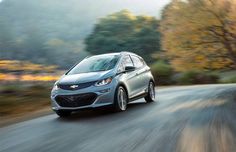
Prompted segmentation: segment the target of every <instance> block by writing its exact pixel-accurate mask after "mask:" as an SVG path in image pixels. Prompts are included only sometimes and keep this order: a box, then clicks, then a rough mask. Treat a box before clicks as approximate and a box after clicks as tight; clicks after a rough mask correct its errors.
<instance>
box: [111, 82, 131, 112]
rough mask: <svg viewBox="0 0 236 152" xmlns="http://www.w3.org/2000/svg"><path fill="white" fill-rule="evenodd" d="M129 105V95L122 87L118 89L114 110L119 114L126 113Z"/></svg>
mask: <svg viewBox="0 0 236 152" xmlns="http://www.w3.org/2000/svg"><path fill="white" fill-rule="evenodd" d="M127 104H128V95H127V93H126V91H125V89H124V88H123V87H122V86H119V87H118V88H117V89H116V93H115V98H114V110H115V111H117V112H120V111H125V110H126V108H127Z"/></svg>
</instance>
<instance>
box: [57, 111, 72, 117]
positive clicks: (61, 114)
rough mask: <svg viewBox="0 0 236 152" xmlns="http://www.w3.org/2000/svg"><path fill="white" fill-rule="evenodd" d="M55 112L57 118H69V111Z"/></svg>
mask: <svg viewBox="0 0 236 152" xmlns="http://www.w3.org/2000/svg"><path fill="white" fill-rule="evenodd" d="M55 112H56V114H57V115H58V116H59V117H69V116H70V115H71V111H62V110H58V111H55Z"/></svg>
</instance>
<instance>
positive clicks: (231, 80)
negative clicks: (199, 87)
mask: <svg viewBox="0 0 236 152" xmlns="http://www.w3.org/2000/svg"><path fill="white" fill-rule="evenodd" d="M220 83H236V76H235V75H231V76H227V77H224V78H222V79H220Z"/></svg>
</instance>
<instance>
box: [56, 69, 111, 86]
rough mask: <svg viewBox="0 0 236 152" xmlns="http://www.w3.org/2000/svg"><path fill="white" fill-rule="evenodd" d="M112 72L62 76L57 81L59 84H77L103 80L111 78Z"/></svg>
mask: <svg viewBox="0 0 236 152" xmlns="http://www.w3.org/2000/svg"><path fill="white" fill-rule="evenodd" d="M112 74H113V72H112V71H111V70H110V71H100V72H89V73H80V74H73V75H63V76H62V77H61V78H60V80H59V81H58V83H59V84H78V83H84V82H92V81H98V80H101V79H103V78H106V77H109V76H112Z"/></svg>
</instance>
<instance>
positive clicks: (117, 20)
mask: <svg viewBox="0 0 236 152" xmlns="http://www.w3.org/2000/svg"><path fill="white" fill-rule="evenodd" d="M164 1H165V4H167V3H168V2H169V4H168V5H165V4H164ZM135 2H137V4H136V3H135ZM135 2H133V1H130V0H123V1H107V0H100V1H94V0H86V1H83V0H68V1H64V0H41V1H32V0H21V1H19V0H3V1H2V2H0V62H1V61H2V62H5V61H12V62H17V63H18V62H19V63H24V67H26V65H27V64H28V67H29V66H32V67H34V68H32V69H34V70H35V72H33V71H32V70H31V71H30V72H29V70H26V71H24V70H18V72H17V73H21V72H20V71H23V74H24V73H25V72H26V73H39V72H38V70H37V68H35V65H41V68H42V70H41V71H44V68H45V67H47V66H51V65H53V66H54V67H55V66H56V67H58V68H55V69H54V71H55V73H57V72H58V70H66V69H68V68H69V67H71V66H72V65H73V64H75V63H77V62H79V61H80V60H81V59H83V58H84V57H86V56H87V55H93V54H101V53H108V52H119V51H132V52H135V53H137V54H139V55H141V56H142V57H143V58H144V59H145V61H146V62H147V63H148V64H149V65H150V66H151V68H152V71H153V73H154V75H155V77H156V79H157V82H158V83H161V84H184V81H186V82H187V83H190V82H191V83H216V82H235V80H236V76H235V75H236V72H235V71H236V15H235V14H236V1H235V0H163V1H156V0H149V1H146V2H145V1H142V0H136V1H135ZM134 3H135V5H133V4H134ZM150 4H151V5H150ZM143 5H145V6H147V7H143ZM160 5H162V7H163V6H164V5H165V7H163V9H162V13H160V11H158V9H159V10H160ZM124 8H127V9H124ZM134 8H135V9H134ZM153 8H154V9H153ZM145 9H146V10H145ZM129 10H132V11H129ZM131 12H132V13H131ZM143 14H146V15H143ZM15 65H16V67H19V66H18V65H17V64H15ZM13 67H14V65H13ZM19 69H22V68H19ZM6 71H7V72H9V73H16V72H13V71H11V70H10V68H9V65H6V66H5V70H3V69H1V71H0V74H1V72H2V73H4V72H6ZM225 73H227V74H225ZM226 75H232V76H231V77H228V76H227V77H226ZM217 77H218V78H217ZM221 77H224V78H223V79H222V80H221Z"/></svg>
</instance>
